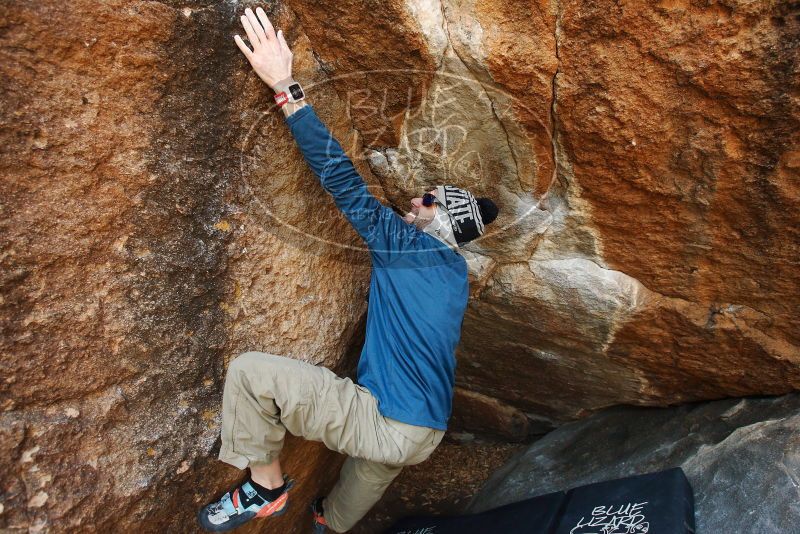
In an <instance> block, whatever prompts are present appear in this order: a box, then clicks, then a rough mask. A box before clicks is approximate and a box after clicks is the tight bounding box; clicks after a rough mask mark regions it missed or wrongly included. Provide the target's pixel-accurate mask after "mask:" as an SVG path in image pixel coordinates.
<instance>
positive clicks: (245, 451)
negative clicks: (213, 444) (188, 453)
mask: <svg viewBox="0 0 800 534" xmlns="http://www.w3.org/2000/svg"><path fill="white" fill-rule="evenodd" d="M287 430H288V431H289V432H290V433H292V434H294V435H295V436H301V437H304V438H306V439H308V440H312V441H321V442H323V443H324V444H325V445H326V446H327V447H328V448H329V449H331V450H334V451H336V452H340V453H343V454H346V455H347V456H350V457H354V458H358V459H361V460H365V461H366V462H359V463H357V464H356V463H353V462H352V461H350V468H349V469H350V470H351V471H350V472H349V473H345V474H344V476H343V478H342V479H341V480H340V482H339V484H337V486H336V488H334V490H333V492H332V493H331V496H330V498H328V499H327V500H326V502H327V503H328V504H326V505H325V506H330V507H331V512H330V513H331V514H333V516H332V518H331V522H330V524H329V526H330V527H331V528H332V529H334V530H338V531H343V530H342V528H344V527H345V526H346V527H347V528H349V527H350V526H352V525H345V523H349V522H352V523H353V524H354V523H355V522H357V521H358V520H359V519H360V518H361V517H362V516H363V515H364V514H365V513H366V512H367V511H368V510H369V508H370V507H371V506H372V505H373V504H374V503H375V502H376V501H377V500H378V499H379V498H380V496H381V495H382V494H383V492H384V491H385V489H386V487H388V485H389V484H390V483H391V481H392V480H393V479H394V477H396V476H397V474H398V473H399V472H400V467H401V466H403V465H412V464H415V463H419V462H422V461H423V460H425V459H426V458H427V457H428V456H430V454H431V453H432V452H433V450H434V449H435V448H436V446H437V445H438V444H439V442H440V441H441V440H442V437H443V436H444V431H442V430H436V429H433V428H428V427H422V426H415V425H409V424H406V423H402V422H400V421H396V420H394V419H390V418H388V417H384V416H383V415H382V414H381V413H380V412H379V411H378V403H377V399H376V398H375V397H374V396H373V395H372V393H371V392H370V391H369V390H368V389H367V388H366V387H364V386H361V385H359V384H356V383H354V382H353V381H352V380H351V379H349V378H341V377H339V376H337V375H336V374H335V373H334V372H333V371H331V370H330V369H327V368H325V367H321V366H316V365H312V364H309V363H306V362H302V361H300V360H294V359H292V358H286V357H283V356H277V355H274V354H267V353H263V352H246V353H243V354H241V355H239V356H238V357H237V358H236V359H234V360H233V361H232V362H231V364H230V366H229V368H228V374H227V377H226V379H225V391H224V396H223V407H222V447H221V449H220V453H219V458H220V460H222V461H224V462H226V463H229V464H231V465H233V466H236V467H238V468H240V469H244V468H245V467H247V466H248V465H253V464H270V463H271V462H273V461H274V460H276V459H277V458H278V455H279V453H280V450H281V448H282V446H283V438H284V435H285V433H286V431H287ZM327 515H328V511H327V508H326V510H325V516H326V519H327ZM345 530H346V529H345Z"/></svg>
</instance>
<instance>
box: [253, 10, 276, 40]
mask: <svg viewBox="0 0 800 534" xmlns="http://www.w3.org/2000/svg"><path fill="white" fill-rule="evenodd" d="M256 13H257V14H258V20H260V21H261V24H262V25H263V26H264V31H265V32H266V38H267V39H268V40H273V39H275V28H273V27H272V23H271V22H270V21H269V17H267V13H266V11H264V10H263V9H262V8H261V7H258V8H256Z"/></svg>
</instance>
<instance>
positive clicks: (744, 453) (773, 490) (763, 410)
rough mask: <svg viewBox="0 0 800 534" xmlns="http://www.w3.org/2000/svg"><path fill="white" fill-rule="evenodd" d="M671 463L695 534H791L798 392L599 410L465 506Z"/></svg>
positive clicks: (520, 460)
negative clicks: (686, 484) (689, 505)
mask: <svg viewBox="0 0 800 534" xmlns="http://www.w3.org/2000/svg"><path fill="white" fill-rule="evenodd" d="M678 466H679V467H682V468H683V470H684V472H685V473H686V476H687V477H688V478H689V481H690V482H691V484H692V487H693V489H694V495H695V505H696V508H695V518H696V525H697V532H698V534H719V533H723V532H724V533H744V532H747V533H748V534H777V533H780V534H784V533H790V532H800V395H799V394H791V395H785V396H782V397H772V398H745V399H730V400H723V401H714V402H708V403H697V404H691V405H684V406H679V407H673V408H633V407H616V408H612V409H609V410H606V411H603V412H601V413H598V414H596V415H593V416H592V417H589V418H587V419H585V420H582V421H577V422H574V423H571V424H568V425H565V426H563V427H560V428H559V429H557V430H555V431H553V432H551V433H550V434H548V435H547V436H545V437H544V438H542V439H541V440H539V441H537V442H536V443H534V444H533V445H531V446H530V447H529V448H528V449H527V450H525V451H523V452H522V453H520V454H519V455H517V456H516V457H514V458H512V459H511V460H510V461H509V462H508V463H507V464H506V465H505V466H504V467H503V468H501V469H500V470H498V471H497V472H496V473H495V474H494V475H493V476H492V477H491V478H490V479H489V480H488V481H487V482H486V484H484V486H483V487H482V488H481V490H480V491H479V492H478V493H477V495H476V496H475V498H474V499H473V500H472V502H471V503H470V505H469V507H468V511H470V512H480V511H483V510H487V509H490V508H494V507H496V506H501V505H503V504H508V503H511V502H516V501H520V500H523V499H526V498H528V497H533V496H536V495H542V494H545V493H549V492H553V491H559V490H566V489H569V488H571V487H574V486H580V485H583V484H589V483H592V482H598V481H602V480H610V479H614V478H621V477H626V476H630V475H637V474H642V473H648V472H653V471H659V470H662V469H667V468H670V467H678Z"/></svg>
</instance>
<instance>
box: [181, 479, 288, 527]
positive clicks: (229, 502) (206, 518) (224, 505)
mask: <svg viewBox="0 0 800 534" xmlns="http://www.w3.org/2000/svg"><path fill="white" fill-rule="evenodd" d="M254 484H255V483H254V482H251V481H250V479H249V478H248V479H247V480H246V481H244V482H242V483H240V484H238V485H237V486H236V487H235V488H233V489H231V490H230V491H228V492H227V493H225V495H223V496H222V498H221V499H219V500H218V501H215V502H212V503H210V504H208V505H206V506H204V507H203V508H202V509H201V510H200V511H199V512H198V513H197V519H198V520H199V521H200V525H201V526H202V527H203V528H204V529H206V530H208V531H210V532H223V531H226V530H231V529H234V528H236V527H239V526H241V525H243V524H245V523H247V522H248V521H250V520H251V519H255V518H257V517H275V516H278V515H282V514H284V513H286V509H287V508H288V507H289V504H288V499H289V489H290V488H291V487H292V486H294V480H292V479H290V478H289V477H287V476H286V475H284V476H283V491H281V492H280V494H279V495H276V496H274V498H272V499H267V498H264V497H262V496H261V495H260V494H259V492H258V491H257V489H256V488H255V487H254ZM267 491H269V490H267Z"/></svg>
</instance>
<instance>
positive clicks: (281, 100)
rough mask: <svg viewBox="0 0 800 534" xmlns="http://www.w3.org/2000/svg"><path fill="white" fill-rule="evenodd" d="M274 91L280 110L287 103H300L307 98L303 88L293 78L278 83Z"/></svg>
mask: <svg viewBox="0 0 800 534" xmlns="http://www.w3.org/2000/svg"><path fill="white" fill-rule="evenodd" d="M274 91H275V97H274V98H275V103H276V104H277V105H278V107H279V108H280V107H283V105H284V104H286V103H287V102H299V101H300V100H303V99H304V98H305V97H306V94H305V92H304V91H303V88H302V87H301V86H300V84H299V83H298V82H296V81H295V80H294V79H292V77H291V76H290V77H288V78H285V79H283V80H281V81H279V82H278V83H276V84H275V88H274Z"/></svg>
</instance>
